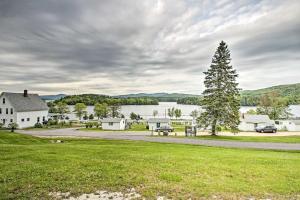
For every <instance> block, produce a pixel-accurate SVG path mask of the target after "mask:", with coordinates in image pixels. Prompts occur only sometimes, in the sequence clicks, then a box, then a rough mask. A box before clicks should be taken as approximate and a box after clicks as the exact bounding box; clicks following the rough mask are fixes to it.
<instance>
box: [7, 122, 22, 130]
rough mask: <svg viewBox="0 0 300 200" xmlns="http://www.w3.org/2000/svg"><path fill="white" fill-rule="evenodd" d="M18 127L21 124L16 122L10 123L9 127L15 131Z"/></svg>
mask: <svg viewBox="0 0 300 200" xmlns="http://www.w3.org/2000/svg"><path fill="white" fill-rule="evenodd" d="M18 127H19V125H18V124H17V123H14V122H12V123H9V124H8V128H9V129H11V132H14V131H15V129H17V128H18Z"/></svg>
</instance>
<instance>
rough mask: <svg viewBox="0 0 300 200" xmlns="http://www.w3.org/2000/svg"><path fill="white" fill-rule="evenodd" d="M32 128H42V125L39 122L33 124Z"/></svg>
mask: <svg viewBox="0 0 300 200" xmlns="http://www.w3.org/2000/svg"><path fill="white" fill-rule="evenodd" d="M34 128H43V125H42V124H41V123H39V122H37V123H35V125H34Z"/></svg>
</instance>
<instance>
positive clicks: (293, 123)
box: [275, 120, 300, 131]
mask: <svg viewBox="0 0 300 200" xmlns="http://www.w3.org/2000/svg"><path fill="white" fill-rule="evenodd" d="M275 126H276V128H277V129H278V130H282V131H300V120H276V121H275Z"/></svg>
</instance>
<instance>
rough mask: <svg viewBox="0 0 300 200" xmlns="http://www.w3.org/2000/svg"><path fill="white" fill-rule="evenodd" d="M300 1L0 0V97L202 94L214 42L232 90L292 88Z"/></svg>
mask: <svg viewBox="0 0 300 200" xmlns="http://www.w3.org/2000/svg"><path fill="white" fill-rule="evenodd" d="M299 10H300V2H299V1H298V0H287V1H281V0H262V1H252V0H243V1H237V2H233V1H228V0H219V1H217V0H216V1H211V0H202V1H196V0H185V1H184V0H179V1H176V3H175V2H174V1H173V0H144V1H138V0H128V1H122V0H110V1H98V0H87V1H81V0H64V1H61V0H52V1H49V0H43V1H35V0H27V1H20V0H2V1H1V2H0V27H1V28H0V74H1V76H0V91H21V90H23V89H24V88H27V89H29V90H31V91H34V92H38V93H42V94H45V93H47V94H50V93H68V94H78V93H98V94H100V93H102V94H125V93H135V92H185V93H194V94H200V93H201V92H202V90H203V89H204V88H203V84H202V82H203V78H204V77H203V72H204V71H205V70H207V68H208V66H209V64H210V61H211V58H212V55H213V53H214V51H215V49H216V48H217V46H218V43H219V42H220V41H221V40H225V41H226V42H227V43H228V45H229V48H230V50H231V53H232V59H233V66H234V67H235V68H236V69H237V71H238V72H239V74H240V77H239V82H240V87H241V88H243V89H256V88H260V87H267V86H271V85H276V84H285V83H294V82H299V78H298V77H299V75H300V66H299V64H300V37H299V35H300V20H299V19H300V13H299Z"/></svg>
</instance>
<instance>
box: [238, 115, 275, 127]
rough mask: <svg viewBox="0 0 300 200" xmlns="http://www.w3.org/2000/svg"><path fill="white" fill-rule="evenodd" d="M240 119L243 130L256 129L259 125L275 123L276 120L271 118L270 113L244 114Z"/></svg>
mask: <svg viewBox="0 0 300 200" xmlns="http://www.w3.org/2000/svg"><path fill="white" fill-rule="evenodd" d="M240 121H241V123H240V124H239V126H238V128H239V130H241V131H255V128H256V127H259V126H265V125H274V121H273V120H270V118H269V116H268V115H250V114H242V116H241V119H240Z"/></svg>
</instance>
